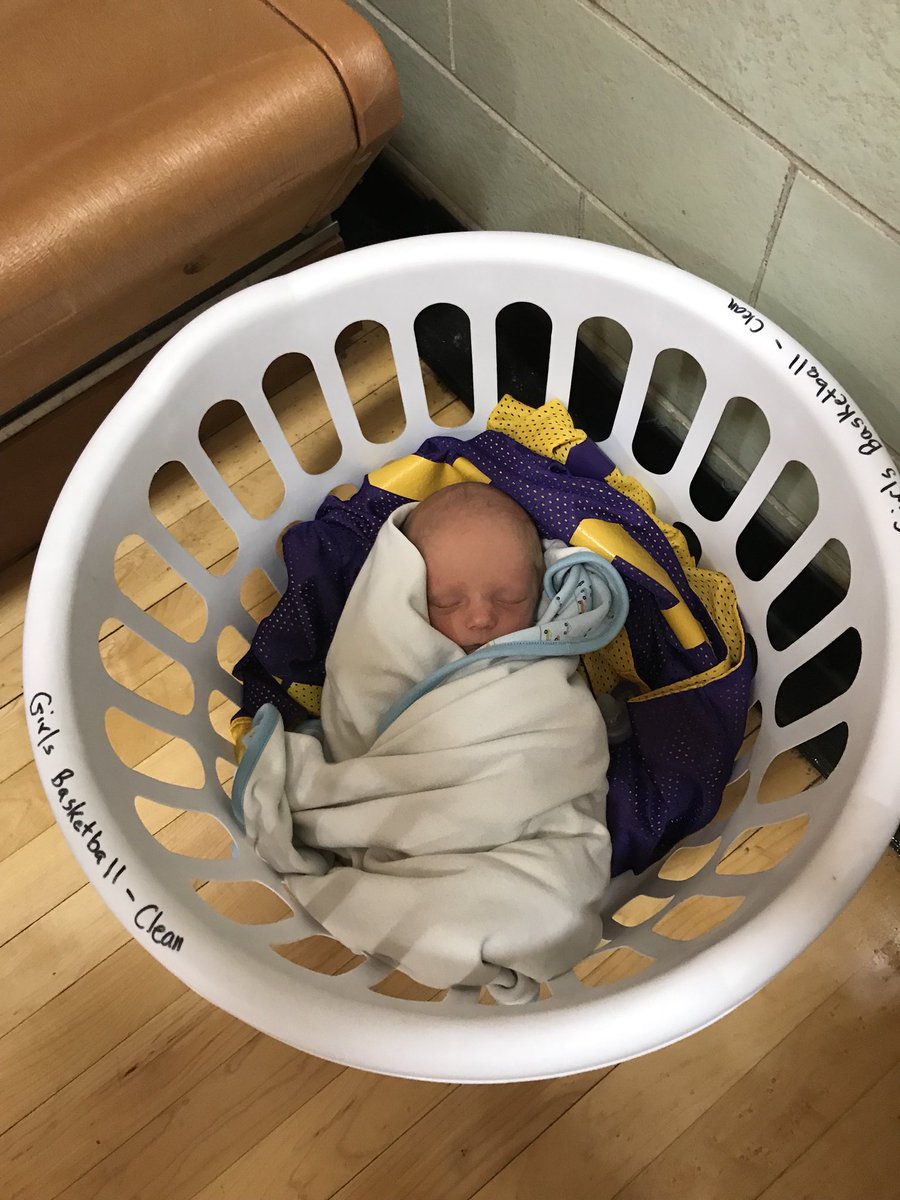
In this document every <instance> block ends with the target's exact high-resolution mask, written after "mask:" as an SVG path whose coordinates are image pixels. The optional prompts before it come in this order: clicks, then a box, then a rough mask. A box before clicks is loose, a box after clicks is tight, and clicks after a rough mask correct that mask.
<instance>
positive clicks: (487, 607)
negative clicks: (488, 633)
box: [467, 600, 497, 629]
mask: <svg viewBox="0 0 900 1200" xmlns="http://www.w3.org/2000/svg"><path fill="white" fill-rule="evenodd" d="M467 615H468V618H469V628H470V629H491V628H492V627H493V625H494V624H495V623H496V620H497V616H496V612H495V610H494V606H493V604H491V603H490V602H489V601H487V600H473V601H472V603H471V604H470V605H469V611H468V614H467Z"/></svg>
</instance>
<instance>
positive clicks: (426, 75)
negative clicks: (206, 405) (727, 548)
mask: <svg viewBox="0 0 900 1200" xmlns="http://www.w3.org/2000/svg"><path fill="white" fill-rule="evenodd" d="M351 2H352V3H354V5H355V7H357V8H358V9H359V10H360V12H362V13H364V14H365V15H366V16H367V17H368V18H369V20H370V21H372V23H373V24H374V25H375V27H376V28H377V29H378V31H379V33H380V34H381V36H382V38H383V39H384V41H385V44H386V46H387V48H388V51H389V52H390V54H391V56H392V58H393V60H394V63H395V64H396V67H397V70H398V74H399V77H400V84H401V88H402V92H403V99H404V105H405V117H404V121H403V125H402V127H401V129H400V130H399V132H398V133H397V134H396V136H395V138H394V140H393V144H392V150H391V153H392V155H393V156H394V159H395V161H396V163H397V164H398V165H399V166H400V167H401V168H402V169H403V170H405V171H406V172H407V173H408V174H409V175H410V176H411V178H412V179H413V181H414V182H416V183H417V184H418V185H419V186H420V187H422V188H423V189H424V190H425V191H427V192H429V193H431V194H432V195H434V196H436V197H437V198H438V199H439V200H441V201H442V202H443V203H444V204H445V205H446V206H447V207H448V208H449V209H450V210H451V211H453V212H455V214H456V215H457V216H459V217H460V219H461V220H463V222H464V223H465V224H467V225H469V226H472V227H482V228H488V229H500V228H507V229H534V230H544V231H548V232H556V233H565V234H571V235H575V236H580V237H586V238H592V239H596V240H598V241H605V242H612V243H614V244H616V245H619V246H625V247H627V248H629V249H635V250H639V251H642V252H643V253H645V254H651V255H654V256H656V257H658V258H664V259H668V260H670V261H672V262H675V263H677V264H678V265H679V266H682V267H685V268H687V269H688V270H690V271H694V272H696V273H697V274H699V275H702V276H704V277H705V278H707V279H710V280H712V281H713V282H715V283H718V284H719V285H720V286H722V287H724V288H727V289H729V290H731V291H732V292H733V293H734V294H735V295H736V296H738V297H741V298H743V299H744V300H746V301H748V302H749V303H750V304H752V305H758V306H759V308H760V309H761V310H762V311H763V312H765V313H768V314H769V315H770V316H771V317H772V318H773V319H774V320H776V321H778V322H779V323H780V324H782V325H783V326H784V327H785V328H786V329H787V330H788V331H789V332H790V333H792V334H793V335H794V336H795V337H796V338H797V339H798V340H800V341H801V342H803V343H804V344H805V345H807V346H808V347H809V349H810V350H812V351H813V352H814V353H815V354H816V355H817V356H818V357H819V358H820V359H821V361H822V362H823V364H824V365H825V366H827V367H828V368H829V369H830V370H831V371H833V372H834V374H835V375H836V376H837V377H838V379H840V381H841V382H842V384H843V385H844V386H845V387H846V388H847V389H848V390H849V391H850V392H851V393H852V394H853V395H854V398H855V400H856V401H857V403H858V404H859V405H860V406H861V407H862V408H863V409H864V410H865V412H866V413H867V415H868V416H869V417H870V419H871V420H872V422H874V424H875V425H876V426H877V427H878V429H879V432H880V433H881V435H882V436H883V437H884V438H885V440H886V441H887V442H888V443H889V445H890V446H891V447H892V448H893V449H894V451H895V453H896V452H897V451H898V450H900V391H898V387H897V380H898V378H900V336H898V321H897V313H898V310H900V234H898V230H900V186H898V184H900V75H898V66H897V64H898V63H900V20H898V12H897V7H896V5H895V4H894V3H886V4H873V3H871V0H804V3H803V4H800V5H788V4H784V3H782V2H781V0H754V2H753V3H751V2H750V0H682V2H681V3H672V2H671V0H602V2H601V3H593V2H592V0H372V2H369V0H351Z"/></svg>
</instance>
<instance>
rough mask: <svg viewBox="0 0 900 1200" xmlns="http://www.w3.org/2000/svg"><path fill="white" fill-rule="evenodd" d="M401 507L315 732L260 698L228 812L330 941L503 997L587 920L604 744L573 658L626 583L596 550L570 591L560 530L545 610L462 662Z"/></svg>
mask: <svg viewBox="0 0 900 1200" xmlns="http://www.w3.org/2000/svg"><path fill="white" fill-rule="evenodd" d="M409 511H410V506H404V507H403V508H401V509H398V510H397V511H396V512H395V513H394V514H393V515H392V516H391V517H390V518H389V519H388V520H387V522H386V523H385V525H384V527H383V528H382V530H381V531H380V533H379V535H378V538H377V539H376V542H375V546H374V548H373V550H372V553H371V554H370V555H369V557H368V559H367V560H366V562H365V564H364V566H363V568H362V571H361V572H360V575H359V577H358V579H357V580H356V583H355V584H354V587H353V589H352V591H351V593H350V596H349V599H348V601H347V604H346V607H345V609H344V612H343V614H342V617H341V620H340V622H339V624H338V628H337V631H336V633H335V636H334V640H333V642H332V645H331V649H330V651H329V654H328V658H327V662H326V672H327V674H326V681H325V686H324V690H323V695H322V731H323V733H324V743H325V744H324V747H323V744H322V741H321V740H320V737H317V736H315V735H314V734H313V733H309V732H298V733H288V732H285V730H284V727H283V724H282V721H281V717H280V715H279V714H278V712H277V710H276V709H275V708H274V707H272V706H271V705H266V706H264V708H262V709H260V712H259V713H258V714H257V717H256V720H255V722H254V728H253V730H252V731H251V733H250V735H249V736H248V738H247V749H246V752H245V754H244V758H243V759H242V761H241V765H240V767H239V770H238V775H237V776H236V778H235V784H234V804H235V811H236V812H237V813H238V815H239V817H241V819H242V820H243V823H244V826H245V828H246V831H247V835H248V837H249V839H250V841H251V843H252V844H253V845H254V846H255V848H256V850H257V851H258V853H259V854H260V855H261V857H262V858H263V859H265V860H266V862H268V863H270V864H271V865H272V866H273V867H274V868H275V869H276V870H277V871H279V872H281V873H282V874H283V876H284V878H285V882H286V885H287V886H288V888H289V889H290V891H291V892H292V893H293V894H294V895H295V896H296V897H297V899H298V901H299V902H300V903H301V905H302V906H303V907H304V909H306V911H307V912H308V913H309V914H310V916H312V917H313V918H314V919H315V920H316V921H318V922H319V923H320V924H321V925H322V926H323V927H324V928H325V929H326V930H327V931H328V932H329V933H331V934H332V935H333V936H334V937H336V938H338V939H339V940H340V941H341V942H343V943H344V944H345V945H346V946H348V947H350V948H351V949H352V950H354V951H357V952H361V953H366V954H369V955H374V956H377V957H379V958H381V959H384V960H387V961H388V962H390V963H391V964H393V965H395V966H397V967H399V968H400V969H402V970H403V971H405V972H406V973H407V974H408V975H410V976H412V977H413V978H415V979H417V980H419V981H420V982H422V983H425V984H428V985H431V986H434V987H438V988H441V987H449V986H453V985H458V984H462V985H488V986H489V987H490V990H491V992H492V994H493V995H494V996H495V997H496V998H497V999H498V1000H501V1001H505V1002H520V1001H523V1000H528V999H531V998H533V997H534V996H535V995H536V994H537V990H538V982H539V981H541V980H547V979H552V978H553V977H554V976H556V975H559V974H561V973H563V972H565V971H568V970H569V969H570V968H571V967H572V966H574V964H575V963H577V962H578V961H580V959H582V958H583V957H585V955H587V954H589V953H590V952H591V951H592V950H593V949H594V947H595V946H596V945H597V942H598V941H599V939H600V936H601V932H602V929H601V921H600V918H599V915H598V909H599V900H600V898H601V896H602V895H603V892H604V890H605V889H606V886H607V884H608V882H609V863H610V841H609V834H608V832H607V830H606V827H605V825H604V815H605V795H606V769H607V765H608V761H609V755H608V749H607V738H606V730H605V727H604V723H603V719H602V717H601V714H600V712H599V710H598V708H597V705H596V703H595V702H594V699H593V697H592V696H591V693H590V690H589V689H588V687H587V685H586V683H585V682H584V680H583V679H582V677H581V676H580V675H579V674H578V663H579V659H578V657H577V656H578V654H579V653H580V652H581V651H586V650H588V649H595V648H596V647H597V646H598V645H600V644H604V642H605V641H608V640H609V639H610V638H611V637H613V636H614V635H615V633H616V632H617V631H618V629H619V628H620V627H621V624H622V622H623V621H624V619H625V610H626V609H627V597H626V596H625V592H624V587H623V586H622V585H621V581H620V580H619V579H618V576H616V577H615V580H610V581H609V586H607V580H606V578H605V576H604V572H607V573H608V572H611V571H612V568H610V567H609V566H608V564H606V563H605V562H603V560H600V559H596V563H597V564H599V566H598V567H597V569H596V570H595V569H594V565H593V563H591V564H589V566H590V572H592V573H590V572H589V574H590V577H589V578H588V574H585V573H582V575H581V576H580V580H581V582H580V583H579V585H578V587H575V586H574V585H573V579H574V575H573V570H574V568H573V569H567V568H565V560H566V557H567V556H569V555H571V554H573V552H572V551H569V550H568V549H567V548H563V547H562V544H561V543H559V544H557V547H556V548H555V549H551V550H549V551H548V552H547V554H546V557H547V561H548V563H556V564H557V570H556V578H557V579H558V578H561V577H562V578H563V579H564V581H565V575H566V573H567V571H568V575H569V576H570V578H569V580H568V587H565V586H564V587H563V588H562V589H561V590H560V592H559V594H556V595H554V596H552V597H550V596H545V599H544V601H543V604H542V606H541V613H542V615H543V616H549V617H550V618H552V620H551V622H550V623H549V624H548V623H547V622H546V621H544V622H543V623H541V622H540V621H539V624H538V626H536V627H535V629H534V630H530V631H527V633H526V634H511V635H508V636H507V637H506V638H502V639H498V642H497V643H496V645H495V646H494V647H493V649H492V647H491V646H489V647H485V648H482V650H480V651H478V652H476V653H475V654H473V655H470V656H468V658H466V656H465V654H464V653H463V651H462V650H461V649H459V647H457V646H456V645H454V643H452V642H451V641H450V640H449V639H447V638H446V637H444V635H443V634H441V633H439V632H438V631H437V630H435V629H433V628H432V627H431V625H430V624H429V622H428V617H427V604H426V594H425V564H424V562H423V559H422V557H421V555H420V554H419V552H418V550H417V549H416V548H415V547H414V546H413V545H412V543H411V542H409V541H408V540H407V538H406V537H405V536H404V535H403V533H402V532H401V529H400V526H401V525H402V522H403V521H404V520H405V518H406V516H407V515H408V513H409ZM574 553H575V559H577V560H578V561H581V562H583V561H584V559H585V552H574ZM592 557H593V558H595V556H592ZM575 559H573V560H572V561H575ZM561 569H562V570H561ZM613 574H614V572H613ZM547 578H548V579H549V578H551V575H550V573H548V577H547ZM585 579H587V580H588V581H587V583H585V582H584V580H585ZM561 596H562V599H561ZM586 596H587V601H586V600H585V597H586ZM586 604H587V605H588V606H589V612H588V613H587V614H586V613H585V607H586ZM585 617H587V618H588V620H587V623H586V622H585V619H584V618H585ZM592 617H593V621H592ZM573 626H574V627H575V632H574V633H573V632H572V628H573ZM587 626H591V628H592V630H593V632H591V629H589V628H587ZM598 630H602V632H598ZM579 639H580V640H579ZM598 639H599V640H598ZM510 643H515V644H514V645H512V644H510ZM504 652H505V654H506V656H505V657H493V655H494V654H498V653H504ZM526 655H528V656H526ZM423 679H430V680H431V683H432V686H431V687H430V690H424V694H421V693H422V692H423V686H422V681H423ZM386 717H387V720H388V721H389V723H388V724H387V727H386V728H384V729H383V731H380V725H382V724H384V722H385V719H386Z"/></svg>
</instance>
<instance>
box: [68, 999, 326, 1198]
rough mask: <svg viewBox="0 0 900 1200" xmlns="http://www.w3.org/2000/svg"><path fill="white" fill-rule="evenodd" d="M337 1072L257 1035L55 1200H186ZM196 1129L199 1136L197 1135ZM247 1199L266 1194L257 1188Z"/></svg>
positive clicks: (317, 1060) (315, 1060)
mask: <svg viewBox="0 0 900 1200" xmlns="http://www.w3.org/2000/svg"><path fill="white" fill-rule="evenodd" d="M234 1024H235V1026H237V1025H238V1023H237V1022H234ZM240 1028H242V1029H243V1030H244V1031H245V1032H248V1033H249V1032H252V1031H249V1030H247V1028H246V1026H242V1027H240ZM341 1070H342V1068H341V1067H338V1066H335V1065H334V1064H333V1063H327V1062H324V1061H323V1060H322V1059H316V1058H311V1057H310V1056H309V1055H304V1054H300V1053H299V1052H298V1051H296V1050H293V1049H292V1048H291V1047H289V1046H284V1045H282V1044H281V1043H280V1042H276V1041H273V1040H272V1039H271V1038H266V1037H263V1036H262V1035H261V1034H256V1035H254V1036H252V1037H250V1038H249V1039H248V1041H247V1043H246V1044H245V1045H244V1046H243V1047H242V1048H241V1049H240V1050H238V1051H237V1052H236V1053H234V1054H232V1055H231V1056H230V1057H229V1058H228V1059H227V1060H224V1061H222V1062H221V1063H220V1064H219V1065H218V1066H217V1067H216V1068H215V1069H214V1070H212V1071H211V1072H209V1074H207V1075H206V1076H205V1077H204V1078H203V1079H202V1080H201V1081H200V1082H199V1083H198V1084H196V1085H195V1086H194V1087H192V1088H191V1089H190V1091H189V1092H188V1093H187V1094H185V1096H184V1097H183V1099H182V1100H181V1101H180V1102H175V1103H174V1104H170V1105H169V1106H168V1107H167V1109H166V1110H165V1111H164V1112H163V1113H162V1114H161V1115H160V1116H158V1117H156V1118H155V1119H154V1120H152V1121H150V1122H148V1123H147V1124H146V1125H144V1126H143V1128H142V1129H140V1130H139V1131H138V1132H137V1133H135V1134H134V1135H133V1136H132V1137H131V1138H129V1139H128V1140H127V1141H125V1142H123V1143H122V1144H121V1145H120V1147H119V1149H118V1150H116V1151H114V1152H113V1153H111V1154H109V1155H108V1156H107V1157H106V1158H103V1159H102V1160H101V1161H100V1162H98V1163H97V1164H96V1165H95V1166H94V1167H93V1168H92V1169H91V1170H90V1171H88V1172H87V1173H86V1174H84V1175H83V1176H81V1178H79V1179H78V1180H77V1181H75V1182H73V1183H72V1184H70V1185H69V1187H67V1188H66V1189H65V1190H64V1191H63V1192H62V1193H61V1194H60V1196H59V1197H58V1200H122V1197H123V1196H128V1197H129V1200H159V1198H160V1197H162V1196H164V1197H166V1200H182V1198H184V1197H190V1196H191V1195H193V1194H194V1193H195V1191H196V1189H197V1187H198V1186H202V1185H203V1184H204V1183H206V1182H208V1181H209V1180H210V1179H211V1178H213V1177H214V1176H215V1173H216V1171H217V1170H218V1169H219V1168H220V1167H221V1165H222V1164H224V1163H229V1162H231V1161H233V1160H234V1159H235V1158H236V1157H238V1156H239V1155H240V1154H241V1153H242V1151H243V1150H244V1149H245V1148H246V1147H248V1146H251V1145H253V1144H255V1143H256V1142H257V1141H259V1140H260V1139H262V1138H264V1137H265V1136H266V1134H268V1133H269V1131H270V1130H271V1129H272V1127H273V1126H274V1125H275V1124H276V1123H277V1122H279V1121H280V1120H281V1119H282V1118H283V1116H284V1113H285V1110H288V1111H291V1110H293V1109H295V1108H297V1107H299V1106H300V1105H302V1104H303V1103H304V1102H305V1101H306V1100H308V1099H309V1098H310V1097H311V1096H314V1095H315V1094H316V1093H317V1092H319V1091H321V1089H322V1088H324V1087H325V1086H326V1085H327V1084H328V1083H329V1081H330V1080H332V1079H334V1078H335V1076H337V1075H339V1074H340V1073H341ZM200 1128H202V1129H203V1130H204V1135H203V1137H199V1138H198V1137H197V1132H196V1131H197V1130H198V1129H200ZM246 1194H247V1196H248V1197H251V1196H257V1195H260V1196H262V1195H264V1193H262V1192H258V1191H256V1190H255V1185H254V1190H250V1191H249V1192H248V1193H246Z"/></svg>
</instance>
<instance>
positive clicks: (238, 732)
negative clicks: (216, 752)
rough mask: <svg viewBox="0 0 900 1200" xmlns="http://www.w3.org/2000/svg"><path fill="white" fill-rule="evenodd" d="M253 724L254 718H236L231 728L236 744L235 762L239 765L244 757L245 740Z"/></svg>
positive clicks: (232, 737) (232, 738)
mask: <svg viewBox="0 0 900 1200" xmlns="http://www.w3.org/2000/svg"><path fill="white" fill-rule="evenodd" d="M252 724H253V718H252V717H235V718H234V720H233V721H232V722H231V725H230V727H229V732H230V733H231V740H232V741H233V742H234V761H235V762H236V763H239V762H240V761H241V759H242V758H243V757H244V738H245V737H246V735H247V732H248V731H249V729H250V726H251V725H252Z"/></svg>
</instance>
